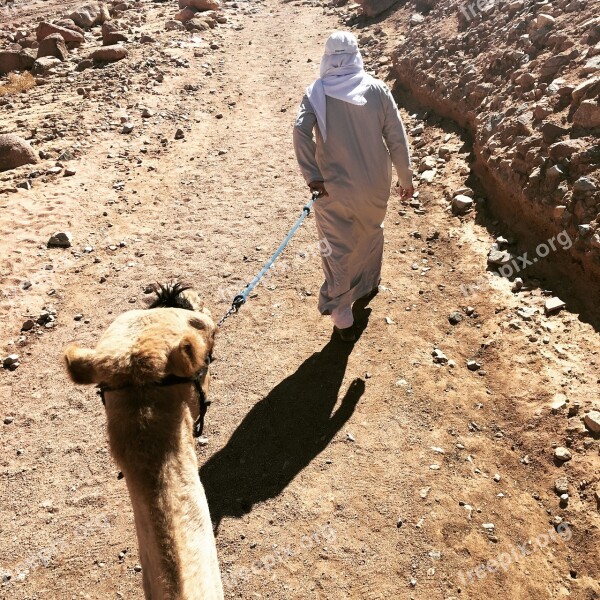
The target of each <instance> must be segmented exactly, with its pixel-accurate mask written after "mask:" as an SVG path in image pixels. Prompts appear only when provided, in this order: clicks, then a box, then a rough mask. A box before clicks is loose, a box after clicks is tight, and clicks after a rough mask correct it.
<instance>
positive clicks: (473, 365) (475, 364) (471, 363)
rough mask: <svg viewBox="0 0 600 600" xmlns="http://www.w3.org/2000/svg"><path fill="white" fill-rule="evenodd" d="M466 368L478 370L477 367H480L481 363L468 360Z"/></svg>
mask: <svg viewBox="0 0 600 600" xmlns="http://www.w3.org/2000/svg"><path fill="white" fill-rule="evenodd" d="M467 369H469V371H479V369H481V364H479V363H478V362H477V361H476V360H468V361H467Z"/></svg>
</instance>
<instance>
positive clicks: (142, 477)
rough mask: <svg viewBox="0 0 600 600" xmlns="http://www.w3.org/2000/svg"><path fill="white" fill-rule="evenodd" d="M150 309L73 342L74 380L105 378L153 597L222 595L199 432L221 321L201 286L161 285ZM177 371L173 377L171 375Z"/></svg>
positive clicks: (112, 429) (116, 451) (114, 441)
mask: <svg viewBox="0 0 600 600" xmlns="http://www.w3.org/2000/svg"><path fill="white" fill-rule="evenodd" d="M158 295H159V299H158V300H157V301H156V302H155V303H154V305H153V306H152V307H151V308H150V310H132V311H129V312H126V313H124V314H122V315H120V316H119V317H117V318H116V319H115V321H114V322H113V323H112V325H110V327H109V328H108V329H107V330H106V332H105V333H104V335H103V336H102V337H101V338H100V340H99V342H98V344H97V345H96V348H95V349H93V350H92V349H84V348H80V347H78V346H76V345H72V346H69V348H67V350H66V352H65V358H66V362H67V369H68V371H69V374H70V376H71V378H72V379H73V381H74V382H75V383H80V384H91V383H96V384H100V385H101V386H102V387H103V388H104V390H105V391H104V398H105V405H106V416H107V420H108V439H109V444H110V449H111V453H112V455H113V457H114V459H115V461H116V463H117V464H118V465H119V468H120V469H121V471H122V472H123V475H124V476H125V481H126V483H127V488H128V490H129V495H130V497H131V503H132V505H133V513H134V518H135V527H136V532H137V538H138V545H139V554H140V561H141V565H142V574H143V586H144V594H145V596H146V598H147V599H148V600H150V599H151V600H214V599H221V598H223V589H222V584H221V576H220V572H219V565H218V562H217V550H216V545H215V538H214V533H213V529H212V523H211V520H210V515H209V510H208V504H207V502H206V495H205V493H204V488H203V487H202V484H201V483H200V478H199V476H198V461H197V458H196V452H195V443H194V438H193V436H192V429H193V424H194V420H195V419H196V418H197V417H198V414H199V398H198V392H197V391H196V389H195V387H194V384H193V382H192V381H183V382H176V383H174V384H172V383H170V384H169V385H166V386H160V385H157V384H159V383H160V382H162V381H163V380H164V379H165V378H167V377H169V376H177V377H181V378H194V377H196V376H197V375H198V374H199V373H200V375H201V387H202V390H203V391H204V393H205V394H206V393H207V392H208V385H209V375H208V364H209V362H210V356H211V352H212V347H213V343H214V335H215V324H214V323H213V321H212V319H211V316H210V312H209V311H208V310H206V309H204V306H203V304H202V302H201V301H200V300H199V298H198V296H197V295H196V294H195V293H194V292H192V291H190V290H186V289H185V288H183V286H180V285H179V284H175V285H169V286H164V287H163V286H161V287H160V288H159V290H158ZM171 381H172V380H171Z"/></svg>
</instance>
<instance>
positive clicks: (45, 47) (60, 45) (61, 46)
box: [37, 33, 69, 61]
mask: <svg viewBox="0 0 600 600" xmlns="http://www.w3.org/2000/svg"><path fill="white" fill-rule="evenodd" d="M44 56H54V57H55V58H58V59H59V60H60V61H65V60H67V58H68V56H69V51H68V50H67V46H66V44H65V40H64V39H63V37H62V35H60V33H51V34H50V35H48V36H46V37H45V38H44V39H43V40H42V41H41V42H40V46H39V48H38V53H37V57H38V59H40V58H42V57H44Z"/></svg>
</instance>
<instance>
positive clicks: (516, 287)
mask: <svg viewBox="0 0 600 600" xmlns="http://www.w3.org/2000/svg"><path fill="white" fill-rule="evenodd" d="M522 288H523V280H522V279H521V278H520V277H515V280H514V281H513V286H512V288H511V291H512V292H513V293H516V292H520V291H521V289H522Z"/></svg>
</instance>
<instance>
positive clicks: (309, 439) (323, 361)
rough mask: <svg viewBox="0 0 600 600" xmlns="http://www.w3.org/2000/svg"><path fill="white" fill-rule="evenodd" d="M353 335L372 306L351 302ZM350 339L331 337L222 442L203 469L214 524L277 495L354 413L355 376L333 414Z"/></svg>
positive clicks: (359, 389)
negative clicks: (354, 329) (352, 305)
mask: <svg viewBox="0 0 600 600" xmlns="http://www.w3.org/2000/svg"><path fill="white" fill-rule="evenodd" d="M353 312H354V319H355V324H356V331H357V335H360V334H361V333H362V332H363V330H364V329H365V328H366V326H367V322H368V319H369V314H370V312H371V309H368V308H366V303H365V302H362V301H358V302H357V303H355V305H354V309H353ZM352 349H353V344H345V343H343V342H341V341H339V339H338V338H337V336H332V338H331V339H330V340H329V342H328V343H327V344H326V345H325V347H324V348H323V349H322V350H321V351H320V352H315V353H314V354H313V355H312V356H310V357H309V358H308V359H306V360H305V361H304V362H303V363H302V364H301V365H300V367H299V368H298V369H297V371H296V372H295V373H294V374H292V375H290V376H289V377H287V378H286V379H284V380H283V381H282V382H281V383H279V384H278V385H277V386H276V387H275V388H273V389H272V390H271V391H270V392H269V394H268V395H267V396H266V397H265V398H263V399H262V400H261V401H260V402H258V403H257V404H256V405H254V406H253V407H252V409H251V410H250V412H249V413H248V414H247V415H246V417H245V418H244V420H243V421H242V422H241V423H240V425H239V427H238V428H237V429H236V430H235V431H234V432H233V435H232V436H231V438H230V439H229V441H228V442H227V444H226V445H225V447H224V448H223V449H221V450H219V451H218V452H217V453H216V454H214V455H213V456H212V457H211V458H210V459H209V460H208V461H207V462H206V463H205V464H204V465H203V466H202V468H201V469H200V479H201V480H202V484H203V485H204V488H205V490H206V496H207V499H208V505H209V507H210V513H211V517H212V520H213V522H214V523H215V524H216V526H217V527H218V526H219V524H220V523H221V520H222V519H223V517H226V516H229V517H240V516H242V515H244V514H246V513H248V512H250V511H251V510H252V507H253V506H254V505H255V504H256V503H258V502H263V501H265V500H267V499H268V498H274V497H275V496H277V495H279V494H280V493H281V492H282V491H283V490H284V489H285V488H286V486H287V485H288V484H289V483H290V482H291V481H292V480H293V479H294V477H295V476H296V475H297V474H298V473H300V471H302V469H304V468H305V467H306V466H307V465H308V464H309V463H310V462H311V461H312V460H313V459H314V458H315V457H316V456H317V455H318V454H319V453H321V452H322V451H323V450H324V449H325V448H326V447H327V445H328V444H329V442H330V441H331V440H332V438H333V437H334V436H335V434H336V433H337V432H338V431H339V430H340V429H341V428H342V427H343V426H344V424H345V423H346V422H347V421H348V419H349V418H350V417H351V416H352V413H353V412H354V409H355V408H356V405H357V403H358V401H359V400H360V398H361V396H362V395H363V393H364V390H365V383H364V381H363V380H361V379H355V380H354V381H353V382H352V383H351V384H350V386H349V388H348V391H347V392H346V394H345V395H344V398H343V399H342V401H341V403H340V405H339V407H338V408H337V410H335V412H334V407H335V406H336V404H337V401H338V394H339V391H340V388H341V385H342V381H343V379H344V375H345V372H346V366H347V364H348V357H349V356H350V353H351V352H352Z"/></svg>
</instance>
